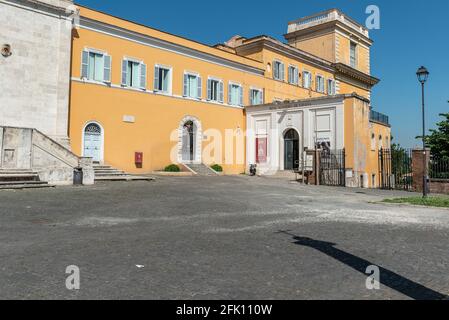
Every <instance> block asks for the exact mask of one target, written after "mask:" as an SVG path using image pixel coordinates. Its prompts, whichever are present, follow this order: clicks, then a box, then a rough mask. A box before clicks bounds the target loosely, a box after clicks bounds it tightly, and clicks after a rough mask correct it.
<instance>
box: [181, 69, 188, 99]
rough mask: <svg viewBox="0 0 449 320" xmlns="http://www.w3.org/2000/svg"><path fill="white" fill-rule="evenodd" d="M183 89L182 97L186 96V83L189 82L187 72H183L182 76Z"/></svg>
mask: <svg viewBox="0 0 449 320" xmlns="http://www.w3.org/2000/svg"><path fill="white" fill-rule="evenodd" d="M183 79H184V80H183V84H184V85H183V88H184V89H183V90H182V95H183V96H184V97H187V96H188V94H189V93H188V92H187V91H188V83H189V75H188V74H185V73H184V77H183Z"/></svg>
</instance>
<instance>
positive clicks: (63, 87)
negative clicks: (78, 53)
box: [0, 0, 75, 147]
mask: <svg viewBox="0 0 449 320" xmlns="http://www.w3.org/2000/svg"><path fill="white" fill-rule="evenodd" d="M0 9H1V13H0V25H1V26H2V27H1V28H0V46H2V47H3V48H4V47H8V48H9V53H5V54H2V55H0V70H1V77H0V88H1V95H0V126H9V127H21V128H34V129H38V130H39V131H41V132H43V133H44V134H46V135H48V136H50V137H51V138H53V139H55V140H57V141H58V142H61V143H63V144H64V145H65V146H67V147H68V146H69V141H68V127H69V124H68V121H69V86H70V67H71V38H72V20H73V14H74V11H75V7H74V6H73V2H72V1H71V0H41V1H29V0H1V1H0ZM19 88H20V90H19Z"/></svg>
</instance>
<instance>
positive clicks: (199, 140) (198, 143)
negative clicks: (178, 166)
mask: <svg viewBox="0 0 449 320" xmlns="http://www.w3.org/2000/svg"><path fill="white" fill-rule="evenodd" d="M188 121H192V122H193V125H194V129H195V130H196V132H194V136H195V149H194V157H193V158H194V159H193V161H185V160H183V158H182V146H183V135H184V125H185V124H186V122H188ZM202 152H203V129H202V126H201V121H199V120H198V119H197V118H196V117H193V116H186V117H184V118H183V119H182V120H181V122H180V123H179V128H178V162H179V163H187V164H188V163H201V162H202Z"/></svg>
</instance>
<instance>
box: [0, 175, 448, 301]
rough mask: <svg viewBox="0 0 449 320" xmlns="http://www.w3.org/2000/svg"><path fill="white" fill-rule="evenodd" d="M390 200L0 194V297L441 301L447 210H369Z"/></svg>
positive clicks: (366, 193)
mask: <svg viewBox="0 0 449 320" xmlns="http://www.w3.org/2000/svg"><path fill="white" fill-rule="evenodd" d="M394 195H399V196H403V195H409V194H405V193H394V194H392V193H390V192H383V191H379V190H351V189H344V188H328V187H312V186H302V185H300V184H297V183H291V182H289V181H286V180H281V179H274V178H249V177H244V176H241V177H204V178H203V177H185V178H169V177H161V178H158V179H157V180H156V181H154V182H134V183H104V184H98V185H95V186H93V187H82V188H79V187H78V188H77V187H60V188H56V189H46V190H31V191H2V192H0V299H11V298H14V299H425V298H430V299H441V298H443V297H444V296H445V295H447V294H449V250H448V247H449V246H448V245H449V210H445V209H424V208H419V207H410V206H392V205H386V204H380V203H378V202H379V201H380V200H382V199H384V198H387V197H392V196H394ZM69 265H76V266H78V267H79V268H80V271H81V289H80V290H78V291H69V290H67V289H66V287H65V280H66V277H67V276H68V275H66V274H65V271H66V267H67V266H69ZM370 265H376V266H378V267H379V268H380V273H381V288H380V290H368V289H367V288H366V280H367V275H366V274H364V272H365V271H366V268H367V267H368V266H370Z"/></svg>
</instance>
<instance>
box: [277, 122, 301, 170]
mask: <svg viewBox="0 0 449 320" xmlns="http://www.w3.org/2000/svg"><path fill="white" fill-rule="evenodd" d="M290 130H295V131H296V133H297V134H298V136H299V140H298V141H299V155H300V156H301V153H302V144H303V143H302V142H301V141H302V134H301V132H300V131H299V129H298V128H297V127H294V126H288V127H286V128H285V129H284V131H282V132H281V133H280V135H279V170H285V134H286V133H287V132H288V131H290ZM297 160H301V159H297Z"/></svg>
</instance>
